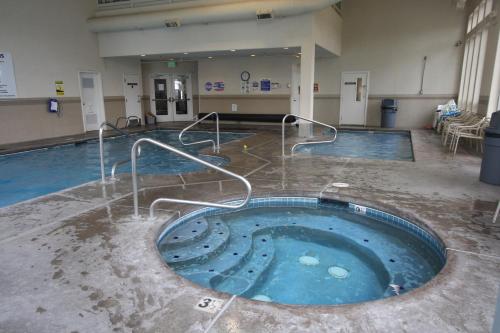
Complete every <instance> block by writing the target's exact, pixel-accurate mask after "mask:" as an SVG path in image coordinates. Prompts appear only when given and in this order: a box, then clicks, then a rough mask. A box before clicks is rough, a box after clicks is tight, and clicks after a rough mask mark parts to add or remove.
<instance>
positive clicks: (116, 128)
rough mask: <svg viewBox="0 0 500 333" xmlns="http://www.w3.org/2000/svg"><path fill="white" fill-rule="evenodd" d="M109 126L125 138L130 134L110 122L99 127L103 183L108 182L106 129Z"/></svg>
mask: <svg viewBox="0 0 500 333" xmlns="http://www.w3.org/2000/svg"><path fill="white" fill-rule="evenodd" d="M106 126H109V127H111V128H112V129H114V130H115V131H116V132H118V133H120V134H123V135H125V136H129V134H128V133H127V132H125V131H122V130H121V129H119V128H118V127H116V126H115V125H113V124H110V123H108V122H106V121H105V122H103V123H102V124H101V126H99V155H100V158H101V181H102V183H105V182H106V173H105V172H104V137H103V135H104V127H106Z"/></svg>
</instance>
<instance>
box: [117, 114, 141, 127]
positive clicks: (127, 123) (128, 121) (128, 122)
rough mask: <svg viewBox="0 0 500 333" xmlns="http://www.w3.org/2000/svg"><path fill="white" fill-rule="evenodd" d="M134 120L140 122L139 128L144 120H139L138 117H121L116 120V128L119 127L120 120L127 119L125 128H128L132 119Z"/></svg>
mask: <svg viewBox="0 0 500 333" xmlns="http://www.w3.org/2000/svg"><path fill="white" fill-rule="evenodd" d="M132 118H133V119H137V120H139V126H140V125H142V119H141V118H139V117H138V116H128V117H124V116H121V117H118V118H116V122H115V127H118V124H119V123H120V120H122V119H125V120H126V122H125V128H128V127H129V125H130V119H132Z"/></svg>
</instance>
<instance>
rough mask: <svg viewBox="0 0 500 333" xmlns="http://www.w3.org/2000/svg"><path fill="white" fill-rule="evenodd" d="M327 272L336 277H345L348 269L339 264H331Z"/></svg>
mask: <svg viewBox="0 0 500 333" xmlns="http://www.w3.org/2000/svg"><path fill="white" fill-rule="evenodd" d="M328 274H330V275H331V276H333V277H334V278H336V279H345V278H346V277H348V276H349V271H348V270H347V269H345V268H342V267H339V266H332V267H330V268H328Z"/></svg>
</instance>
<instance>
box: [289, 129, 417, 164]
mask: <svg viewBox="0 0 500 333" xmlns="http://www.w3.org/2000/svg"><path fill="white" fill-rule="evenodd" d="M296 152H297V153H303V154H313V155H326V156H338V157H353V158H366V159H374V160H396V161H413V160H414V156H413V148H412V142H411V135H410V132H409V131H391V132H386V131H349V130H340V131H339V132H338V135H337V140H335V142H333V143H325V144H315V145H307V146H299V147H298V148H297V150H296Z"/></svg>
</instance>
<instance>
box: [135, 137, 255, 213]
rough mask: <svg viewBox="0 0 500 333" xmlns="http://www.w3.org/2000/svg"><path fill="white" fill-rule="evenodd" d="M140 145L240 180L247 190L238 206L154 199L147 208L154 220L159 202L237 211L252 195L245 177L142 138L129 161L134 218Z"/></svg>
mask: <svg viewBox="0 0 500 333" xmlns="http://www.w3.org/2000/svg"><path fill="white" fill-rule="evenodd" d="M142 143H150V144H152V145H155V146H157V147H160V148H162V149H165V150H168V151H171V152H173V153H174V154H177V155H179V156H182V157H184V158H187V159H189V160H191V161H194V162H196V163H199V164H202V165H204V166H206V167H208V168H210V169H214V170H216V171H219V172H222V173H223V174H226V175H228V176H230V177H233V178H236V179H238V180H240V181H241V182H243V184H245V187H246V189H247V194H246V197H245V199H243V201H242V202H241V203H240V204H238V205H228V204H218V203H212V202H206V201H192V200H182V199H169V198H160V199H156V200H155V201H153V203H152V204H151V206H150V207H149V215H150V218H154V208H155V207H156V205H157V204H159V203H160V202H174V203H181V204H187V205H198V206H206V207H215V208H228V209H238V208H242V207H244V206H245V205H246V204H247V203H248V201H249V200H250V197H251V195H252V185H251V184H250V183H249V182H248V180H247V179H246V178H245V177H243V176H240V175H237V174H235V173H233V172H231V171H228V170H226V169H223V168H221V167H218V166H216V165H214V164H212V163H209V162H206V161H204V160H201V159H199V158H197V157H194V156H193V155H190V154H188V153H185V152H183V151H181V150H179V149H177V148H174V147H172V146H170V145H167V144H165V143H163V142H160V141H156V140H153V139H149V138H142V139H139V140H137V141H136V142H135V143H134V145H133V146H132V151H131V154H130V155H131V156H130V159H131V160H132V189H133V196H134V216H135V217H139V193H138V190H137V150H138V148H139V146H140V145H141V144H142Z"/></svg>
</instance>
